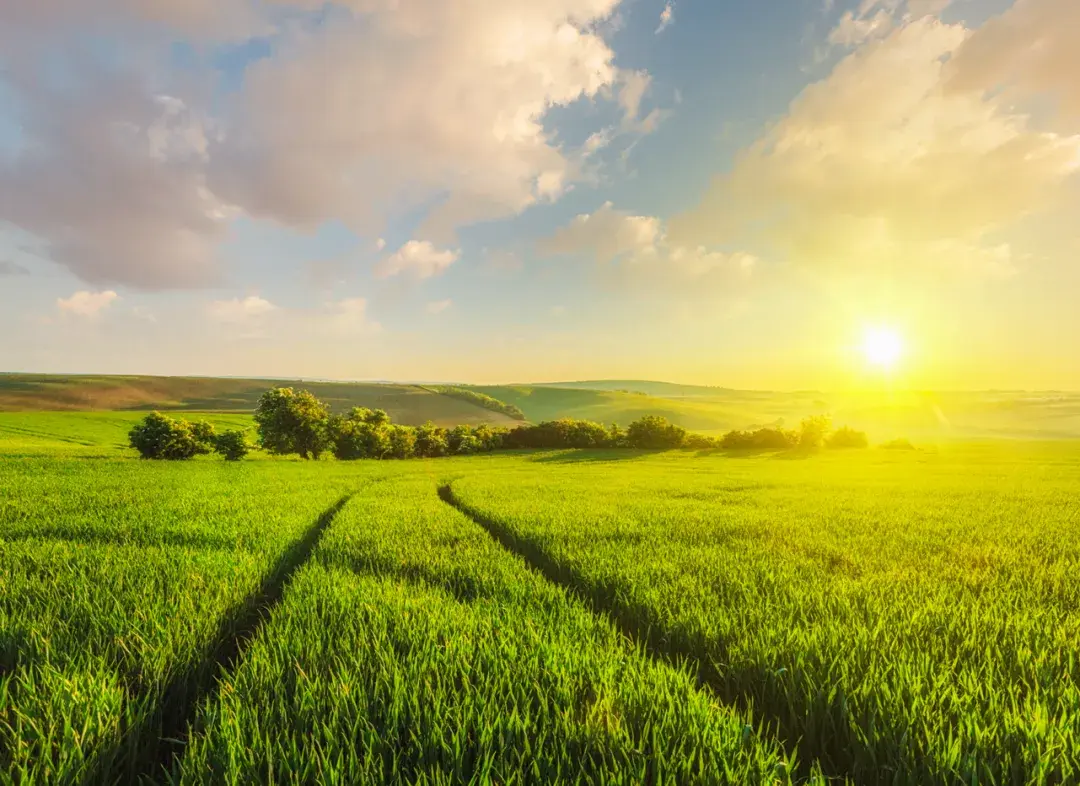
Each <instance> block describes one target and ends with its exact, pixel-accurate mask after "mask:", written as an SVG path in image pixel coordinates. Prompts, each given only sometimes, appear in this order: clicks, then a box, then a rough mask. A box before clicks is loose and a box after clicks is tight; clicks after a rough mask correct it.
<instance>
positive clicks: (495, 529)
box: [439, 483, 851, 781]
mask: <svg viewBox="0 0 1080 786" xmlns="http://www.w3.org/2000/svg"><path fill="white" fill-rule="evenodd" d="M439 498H440V499H442V501H443V502H445V503H446V504H447V505H449V506H451V507H452V508H454V509H455V510H457V511H458V512H459V513H461V514H462V515H464V516H467V517H468V518H470V519H471V520H472V521H474V522H476V523H477V524H478V525H480V526H481V527H483V528H484V529H485V530H486V531H487V533H488V534H489V535H490V536H491V537H492V538H493V539H494V540H495V541H496V542H497V543H499V545H501V546H502V547H503V548H504V549H506V550H507V551H509V552H511V553H512V554H516V555H517V556H519V557H521V558H522V559H524V560H525V562H526V564H527V565H529V566H530V567H531V568H532V569H533V570H535V571H536V572H538V573H539V574H540V575H542V576H543V577H544V578H546V579H547V580H548V581H550V582H552V583H553V584H556V585H558V586H560V587H563V588H564V589H565V590H567V592H569V593H570V594H571V595H573V596H574V597H576V598H579V599H580V600H581V601H582V602H583V603H585V604H586V606H587V607H588V608H589V609H591V610H592V612H593V613H594V614H596V615H597V616H600V617H603V618H605V619H607V620H610V621H611V623H612V624H613V625H614V626H615V628H616V629H617V630H619V631H620V632H621V633H622V634H623V635H624V636H626V637H627V638H628V639H630V640H631V641H633V642H635V643H636V644H638V645H639V646H640V647H641V648H642V650H643V651H644V652H645V653H646V654H648V655H649V656H650V657H651V658H653V659H654V660H657V661H660V662H662V663H665V664H668V665H671V666H674V667H675V668H680V669H683V668H685V669H689V671H690V673H691V674H692V675H693V676H694V677H695V678H696V681H697V684H698V686H699V687H700V688H702V689H703V690H707V691H709V692H710V693H711V694H713V695H714V696H716V697H717V699H718V700H719V701H722V702H724V703H725V704H732V705H735V706H737V707H739V708H741V709H748V710H751V711H753V710H754V708H753V707H751V706H749V705H748V704H747V702H746V701H745V697H744V696H741V695H729V692H728V691H724V690H722V688H721V687H719V686H722V685H723V680H722V679H721V678H720V670H719V668H718V667H717V666H716V664H714V663H711V662H706V661H703V660H702V659H701V657H700V656H698V655H697V654H696V653H695V652H694V651H693V649H692V648H691V647H689V646H686V645H685V644H682V643H680V642H676V641H672V640H671V639H669V638H668V637H667V636H665V635H664V632H663V631H662V630H658V629H656V628H653V627H651V626H649V625H648V623H646V622H643V620H646V619H647V618H648V615H647V611H646V610H645V609H641V610H640V613H637V610H635V609H634V608H632V607H629V608H625V607H623V606H622V605H621V604H620V602H619V601H617V600H616V598H615V593H614V591H613V590H611V589H609V588H606V587H597V588H592V589H590V588H589V587H588V585H587V583H586V582H585V581H583V580H582V578H581V577H580V576H579V575H578V574H577V573H576V572H575V571H573V570H572V569H570V568H568V567H566V566H565V565H563V564H561V563H560V562H558V561H557V560H555V559H553V558H552V557H551V556H550V555H548V554H547V553H546V552H545V551H544V550H543V549H542V548H540V547H538V546H537V545H536V544H535V543H533V542H532V541H530V540H528V539H527V538H523V537H520V536H518V535H516V534H515V533H514V532H513V531H511V530H510V529H509V528H507V527H505V526H504V525H502V524H500V523H499V522H497V521H495V520H493V519H491V518H490V517H488V516H486V515H484V514H483V513H480V512H479V511H477V510H475V509H474V508H472V507H470V506H469V505H468V504H466V503H464V502H462V501H461V499H460V498H458V497H457V496H456V495H455V494H454V491H453V488H452V487H451V483H444V484H442V485H441V486H439ZM724 660H727V658H726V657H725V658H724ZM766 677H767V674H766V673H765V671H764V670H763V671H762V675H761V678H762V679H765V678H766ZM756 716H757V713H756V712H755V717H756ZM766 721H767V726H768V728H769V729H770V731H772V732H776V740H777V742H778V744H780V745H781V746H782V747H783V749H784V751H785V753H786V754H787V755H788V761H791V760H792V759H794V760H795V762H796V768H795V772H796V774H797V777H796V780H799V781H805V780H808V779H810V778H811V777H812V776H813V775H814V773H815V770H816V767H815V766H814V765H815V764H818V765H819V766H820V763H819V762H817V760H816V758H815V757H814V756H813V755H812V754H813V752H812V751H808V750H805V749H804V748H805V746H804V745H803V744H802V741H801V740H799V739H793V738H792V736H791V735H790V734H789V733H788V731H789V730H788V729H785V728H783V727H782V725H781V726H780V727H779V728H778V727H777V724H778V723H779V721H778V720H777V719H766ZM796 753H797V755H794V754H796ZM824 774H825V775H826V777H827V779H828V780H830V781H832V780H834V779H835V780H839V781H850V777H851V776H850V775H849V774H848V773H847V772H845V771H843V770H842V769H841V770H840V771H837V772H826V773H824Z"/></svg>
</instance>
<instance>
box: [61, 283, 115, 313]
mask: <svg viewBox="0 0 1080 786" xmlns="http://www.w3.org/2000/svg"><path fill="white" fill-rule="evenodd" d="M118 298H119V295H117V294H116V293H115V292H113V291H112V290H111V289H108V290H105V291H104V292H89V291H86V290H81V291H79V292H76V293H74V294H73V295H72V296H71V297H66V298H58V299H57V301H56V307H57V308H59V309H60V310H61V311H62V312H64V313H65V314H74V315H76V316H80V317H87V318H94V317H96V316H98V315H100V314H101V312H102V311H104V310H105V309H107V308H108V307H109V306H110V305H111V304H112V302H113V301H114V300H117V299H118Z"/></svg>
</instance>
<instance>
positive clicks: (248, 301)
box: [207, 295, 278, 323]
mask: <svg viewBox="0 0 1080 786" xmlns="http://www.w3.org/2000/svg"><path fill="white" fill-rule="evenodd" d="M277 310H278V308H277V306H275V305H274V304H273V303H271V302H270V301H269V300H265V299H264V298H261V297H259V296H258V295H248V296H247V297H246V298H242V299H241V298H232V299H231V300H215V301H214V302H212V303H210V304H209V305H208V306H207V313H209V315H210V317H211V318H212V319H215V320H217V321H218V322H230V323H243V322H248V321H251V320H257V319H259V318H260V317H265V316H267V315H268V314H272V313H273V312H275V311H277Z"/></svg>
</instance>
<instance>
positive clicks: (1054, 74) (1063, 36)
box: [946, 0, 1080, 131]
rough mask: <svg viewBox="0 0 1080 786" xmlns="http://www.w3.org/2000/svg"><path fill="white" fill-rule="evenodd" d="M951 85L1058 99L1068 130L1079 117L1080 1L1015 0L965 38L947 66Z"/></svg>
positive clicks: (1071, 128) (953, 87) (1078, 120)
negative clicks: (1009, 6)
mask: <svg viewBox="0 0 1080 786" xmlns="http://www.w3.org/2000/svg"><path fill="white" fill-rule="evenodd" d="M946 73H947V74H948V77H949V86H950V88H952V89H954V90H957V91H961V92H962V91H967V90H980V91H986V92H990V91H994V90H995V89H997V88H1000V87H1006V88H1010V90H1011V95H1012V96H1013V97H1015V96H1016V95H1017V94H1019V95H1021V96H1022V95H1024V94H1028V95H1030V94H1033V93H1034V94H1045V95H1049V96H1051V97H1052V98H1053V99H1055V100H1056V101H1057V102H1058V104H1059V106H1060V109H1061V111H1062V115H1063V120H1064V121H1065V122H1066V123H1067V124H1068V126H1067V127H1068V128H1069V129H1070V130H1073V131H1075V130H1077V127H1078V126H1077V124H1078V122H1080V3H1078V2H1076V1H1075V0H1017V2H1016V3H1015V4H1014V5H1013V6H1012V7H1011V8H1010V9H1009V10H1008V11H1006V12H1005V13H1004V14H1002V15H1001V16H998V17H996V18H994V19H991V20H990V21H989V22H987V23H986V24H985V25H983V26H982V27H980V28H979V29H978V30H976V31H975V32H974V34H972V36H971V37H970V38H969V39H968V40H967V41H965V42H964V44H963V46H961V47H960V48H959V50H958V51H957V52H956V55H955V57H953V59H952V60H951V61H950V62H949V65H948V67H947V69H946Z"/></svg>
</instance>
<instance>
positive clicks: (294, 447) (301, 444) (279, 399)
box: [255, 388, 385, 459]
mask: <svg viewBox="0 0 1080 786" xmlns="http://www.w3.org/2000/svg"><path fill="white" fill-rule="evenodd" d="M384 414H385V413H384ZM329 417H330V410H329V408H328V407H327V406H326V404H324V403H323V402H321V401H319V400H318V399H317V398H315V396H314V395H312V394H311V393H309V392H308V391H306V390H301V391H299V392H296V391H294V390H293V389H292V388H274V389H273V390H268V391H266V392H265V393H263V394H262V396H261V397H260V398H259V404H258V406H257V407H256V408H255V423H256V424H257V425H258V431H259V441H260V442H261V443H262V446H263V447H264V448H266V450H268V451H269V452H271V453H276V454H278V455H284V454H288V453H296V454H298V455H300V456H301V457H302V458H305V459H316V458H318V457H319V454H320V453H322V452H323V451H324V450H326V448H327V446H328V445H329V435H328V428H327V427H328V423H329Z"/></svg>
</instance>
